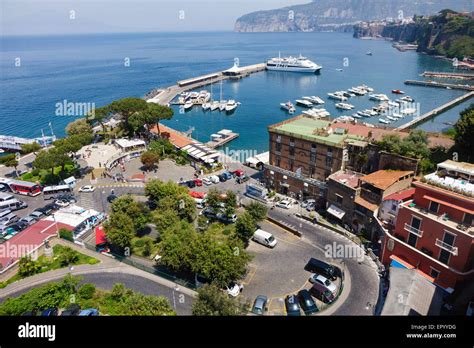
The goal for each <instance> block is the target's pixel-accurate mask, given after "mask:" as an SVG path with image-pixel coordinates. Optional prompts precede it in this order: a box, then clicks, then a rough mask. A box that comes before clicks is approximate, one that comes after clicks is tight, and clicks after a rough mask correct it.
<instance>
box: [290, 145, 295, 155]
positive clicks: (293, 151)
mask: <svg viewBox="0 0 474 348" xmlns="http://www.w3.org/2000/svg"><path fill="white" fill-rule="evenodd" d="M294 155H295V148H294V147H293V146H290V156H294Z"/></svg>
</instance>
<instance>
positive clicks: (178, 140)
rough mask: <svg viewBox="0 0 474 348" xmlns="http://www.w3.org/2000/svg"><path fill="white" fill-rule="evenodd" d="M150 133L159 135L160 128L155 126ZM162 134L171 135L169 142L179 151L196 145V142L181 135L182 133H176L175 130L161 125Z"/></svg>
mask: <svg viewBox="0 0 474 348" xmlns="http://www.w3.org/2000/svg"><path fill="white" fill-rule="evenodd" d="M150 131H151V132H153V133H158V128H157V127H156V126H154V127H153V128H152V129H151V130H150ZM160 132H161V134H163V133H167V134H169V140H170V142H171V144H173V145H174V146H176V147H177V148H179V149H181V148H183V147H185V146H187V145H190V144H194V143H195V142H196V141H195V140H193V139H190V138H188V137H187V136H185V135H184V134H181V133H180V132H178V131H175V130H174V129H171V128H169V127H166V126H165V125H162V124H161V123H160Z"/></svg>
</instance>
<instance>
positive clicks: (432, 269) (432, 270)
mask: <svg viewBox="0 0 474 348" xmlns="http://www.w3.org/2000/svg"><path fill="white" fill-rule="evenodd" d="M430 268H431V272H430V276H431V277H433V278H434V279H436V278H438V277H439V274H440V273H441V272H440V271H438V270H437V269H434V268H433V267H430Z"/></svg>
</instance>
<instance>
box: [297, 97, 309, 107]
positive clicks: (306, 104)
mask: <svg viewBox="0 0 474 348" xmlns="http://www.w3.org/2000/svg"><path fill="white" fill-rule="evenodd" d="M296 104H298V105H301V106H304V107H305V108H311V107H313V103H311V102H310V101H308V100H305V99H297V100H296Z"/></svg>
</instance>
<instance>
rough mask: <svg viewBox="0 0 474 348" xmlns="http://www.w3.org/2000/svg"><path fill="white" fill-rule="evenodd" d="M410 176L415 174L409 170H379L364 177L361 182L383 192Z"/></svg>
mask: <svg viewBox="0 0 474 348" xmlns="http://www.w3.org/2000/svg"><path fill="white" fill-rule="evenodd" d="M409 174H413V172H412V171H409V170H379V171H376V172H374V173H372V174H368V175H366V176H364V177H363V178H361V181H364V182H367V183H369V184H371V185H373V186H375V187H377V188H379V189H381V190H386V189H388V188H389V187H390V186H392V185H393V184H395V183H396V182H397V181H398V180H400V179H401V178H403V177H404V176H407V175H409Z"/></svg>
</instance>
